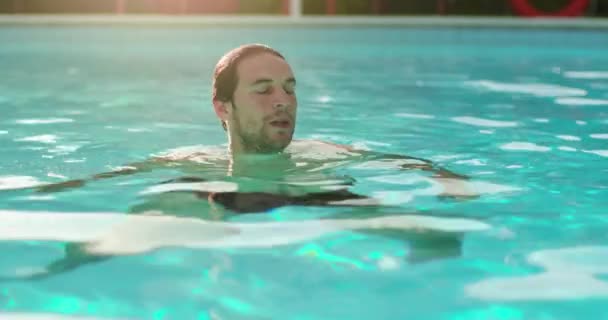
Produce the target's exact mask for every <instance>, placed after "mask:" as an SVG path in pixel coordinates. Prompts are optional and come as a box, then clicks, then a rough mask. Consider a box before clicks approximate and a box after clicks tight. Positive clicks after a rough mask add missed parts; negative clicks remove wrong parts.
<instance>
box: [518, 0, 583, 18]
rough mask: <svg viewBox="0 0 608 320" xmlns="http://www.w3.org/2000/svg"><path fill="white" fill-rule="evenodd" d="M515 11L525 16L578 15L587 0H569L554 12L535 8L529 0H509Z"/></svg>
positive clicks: (580, 13) (581, 12) (581, 13)
mask: <svg viewBox="0 0 608 320" xmlns="http://www.w3.org/2000/svg"><path fill="white" fill-rule="evenodd" d="M511 6H512V7H513V9H514V10H515V12H516V13H517V14H519V15H521V16H526V17H578V16H581V15H583V14H584V13H585V11H586V10H587V7H588V6H589V0H571V1H570V3H568V4H567V5H566V6H564V7H563V8H561V9H559V10H558V11H555V12H546V11H542V10H539V9H537V8H536V7H535V6H534V5H533V4H531V3H530V0H511Z"/></svg>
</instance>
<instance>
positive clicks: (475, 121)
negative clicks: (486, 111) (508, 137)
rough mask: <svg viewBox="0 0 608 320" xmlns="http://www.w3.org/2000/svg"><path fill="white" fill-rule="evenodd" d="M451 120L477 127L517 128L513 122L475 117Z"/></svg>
mask: <svg viewBox="0 0 608 320" xmlns="http://www.w3.org/2000/svg"><path fill="white" fill-rule="evenodd" d="M452 120H453V121H456V122H460V123H464V124H470V125H473V126H478V127H493V128H509V127H517V126H518V124H517V122H514V121H498V120H489V119H482V118H475V117H454V118H452Z"/></svg>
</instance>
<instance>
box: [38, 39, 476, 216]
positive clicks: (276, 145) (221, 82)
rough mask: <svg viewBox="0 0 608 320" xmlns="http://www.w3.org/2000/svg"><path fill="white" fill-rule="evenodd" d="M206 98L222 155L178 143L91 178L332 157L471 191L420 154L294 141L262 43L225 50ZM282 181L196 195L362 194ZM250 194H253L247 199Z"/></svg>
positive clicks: (294, 198) (291, 96)
mask: <svg viewBox="0 0 608 320" xmlns="http://www.w3.org/2000/svg"><path fill="white" fill-rule="evenodd" d="M212 103H213V108H214V110H215V113H216V115H217V117H218V119H219V120H220V122H221V125H222V127H223V128H224V130H225V131H226V132H227V136H228V150H227V154H222V152H218V151H217V150H211V149H179V150H174V151H172V152H169V153H167V154H164V155H161V156H157V157H154V158H152V159H151V160H147V161H143V162H139V163H134V164H131V165H129V166H126V167H123V168H120V169H118V170H115V171H112V172H108V173H102V174H98V175H95V176H93V180H98V179H104V178H111V177H116V176H121V175H128V174H133V173H137V172H142V171H149V170H153V169H155V168H166V167H180V168H182V170H183V171H185V172H190V173H193V174H194V176H189V177H184V178H179V179H175V180H172V181H170V182H171V183H180V182H182V183H188V182H190V183H196V182H203V181H206V180H208V179H206V178H205V177H200V176H199V175H197V174H196V173H197V172H199V171H200V170H198V169H197V168H200V167H201V163H203V164H209V163H210V162H211V163H213V160H216V161H215V163H213V164H214V165H218V166H221V162H227V167H228V168H227V170H228V176H233V177H235V176H236V177H239V176H247V177H252V176H253V177H265V178H268V177H281V178H284V177H285V176H286V175H288V173H290V172H293V171H294V169H298V171H300V172H305V171H308V172H311V171H317V170H316V169H317V168H318V167H322V166H325V165H327V163H329V162H331V161H338V160H340V161H371V160H379V161H384V162H390V163H391V164H393V165H395V166H396V167H397V168H399V169H406V170H411V169H417V170H422V171H426V172H429V173H431V174H432V179H433V181H434V182H437V183H439V185H440V186H441V187H442V188H443V192H442V195H443V196H450V197H457V198H469V197H475V196H476V195H475V194H474V193H473V192H471V191H470V190H469V189H468V188H467V184H466V183H465V181H466V180H467V179H468V178H467V177H465V176H463V175H460V174H456V173H453V172H450V171H448V170H445V169H443V168H440V167H437V166H435V165H434V164H433V163H432V162H430V161H428V160H425V159H419V158H413V157H408V156H403V155H386V154H377V153H373V152H368V151H364V150H356V149H354V148H351V147H348V146H342V145H336V144H332V143H327V142H321V141H310V140H302V141H292V139H293V135H294V132H295V128H296V119H297V108H298V100H297V96H296V78H295V76H294V73H293V71H292V69H291V66H290V65H289V63H288V62H287V61H286V59H285V57H284V56H283V55H282V54H280V53H279V52H277V51H276V50H274V49H272V48H270V47H268V46H265V45H259V44H250V45H244V46H241V47H238V48H235V49H233V50H231V51H229V52H228V53H226V54H225V55H224V56H223V57H222V58H221V59H220V60H219V62H218V63H217V65H216V67H215V71H214V74H213V88H212ZM296 162H298V163H296ZM306 169H312V170H306ZM343 182H344V183H343V186H348V185H351V184H352V180H349V179H345V181H343ZM84 183H85V180H71V181H67V182H63V183H58V184H53V185H47V186H44V187H42V188H40V190H41V191H58V190H61V189H64V188H70V187H79V186H82V185H83V184H84ZM287 185H290V184H289V183H287ZM275 186H276V184H275ZM283 187H284V188H280V189H281V190H277V188H274V189H273V188H270V189H268V190H264V191H266V192H255V193H247V192H238V193H236V192H220V193H217V192H212V193H209V194H208V193H199V197H203V196H204V197H207V198H209V200H212V201H213V200H218V199H219V200H220V201H219V202H220V203H221V204H223V205H224V207H227V208H228V209H232V210H233V211H235V209H236V211H238V212H259V211H265V210H266V209H271V208H274V207H276V206H282V205H288V204H294V205H306V204H310V205H322V204H328V203H335V202H337V201H344V200H357V199H362V198H366V197H363V196H361V195H356V194H352V193H350V192H348V191H345V190H341V191H334V192H327V191H326V190H327V189H328V188H323V190H325V191H323V190H320V189H318V190H310V188H308V189H309V190H307V191H302V190H299V191H298V190H294V188H288V187H285V185H283ZM299 189H303V188H299ZM336 189H338V188H336ZM257 191H261V190H257ZM311 191H315V192H311ZM321 191H323V192H321ZM302 192H304V193H302ZM248 194H250V195H251V197H247V195H248ZM237 198H238V199H240V200H241V201H240V203H235V201H236V199H237ZM260 198H264V199H265V200H268V201H263V202H265V204H266V205H262V206H261V207H260V206H259V205H255V204H254V203H253V202H254V201H255V200H256V199H260ZM368 200H370V201H368V202H364V201H363V202H364V203H368V204H369V203H373V204H376V203H374V202H373V201H371V199H368ZM257 202H259V201H257ZM351 203H352V202H351Z"/></svg>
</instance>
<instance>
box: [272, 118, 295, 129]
mask: <svg viewBox="0 0 608 320" xmlns="http://www.w3.org/2000/svg"><path fill="white" fill-rule="evenodd" d="M270 125H271V126H273V127H277V128H282V129H287V128H290V127H291V121H289V120H287V119H282V120H274V121H271V122H270Z"/></svg>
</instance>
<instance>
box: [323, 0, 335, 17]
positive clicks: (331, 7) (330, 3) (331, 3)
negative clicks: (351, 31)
mask: <svg viewBox="0 0 608 320" xmlns="http://www.w3.org/2000/svg"><path fill="white" fill-rule="evenodd" d="M336 7H337V6H336V0H326V1H325V12H326V13H327V14H328V15H332V16H333V15H335V14H336Z"/></svg>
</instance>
